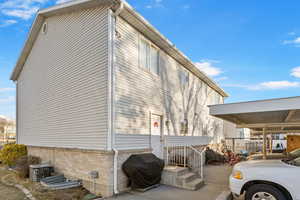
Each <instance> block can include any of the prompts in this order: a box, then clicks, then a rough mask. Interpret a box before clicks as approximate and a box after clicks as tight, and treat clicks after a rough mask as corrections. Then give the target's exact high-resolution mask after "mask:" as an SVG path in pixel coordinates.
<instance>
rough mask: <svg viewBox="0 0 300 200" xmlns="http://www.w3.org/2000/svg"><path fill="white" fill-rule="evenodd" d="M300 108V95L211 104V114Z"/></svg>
mask: <svg viewBox="0 0 300 200" xmlns="http://www.w3.org/2000/svg"><path fill="white" fill-rule="evenodd" d="M299 109H300V97H289V98H280V99H267V100H259V101H248V102H240V103H228V104H219V105H210V106H209V113H210V115H213V116H217V115H230V114H241V113H256V112H272V111H288V110H299Z"/></svg>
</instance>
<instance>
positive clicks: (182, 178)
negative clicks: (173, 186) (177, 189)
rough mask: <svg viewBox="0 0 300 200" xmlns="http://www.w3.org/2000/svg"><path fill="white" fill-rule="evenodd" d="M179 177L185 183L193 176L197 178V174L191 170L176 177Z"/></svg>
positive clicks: (192, 178)
mask: <svg viewBox="0 0 300 200" xmlns="http://www.w3.org/2000/svg"><path fill="white" fill-rule="evenodd" d="M178 178H179V179H181V180H183V181H184V182H185V183H188V182H191V181H193V180H194V179H195V178H197V175H196V174H195V173H192V172H187V173H186V174H184V175H181V176H179V177H178Z"/></svg>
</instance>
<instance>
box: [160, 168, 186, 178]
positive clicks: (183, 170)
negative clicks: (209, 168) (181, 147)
mask: <svg viewBox="0 0 300 200" xmlns="http://www.w3.org/2000/svg"><path fill="white" fill-rule="evenodd" d="M164 171H165V172H168V173H173V174H176V175H177V176H181V175H184V174H186V173H188V172H189V169H188V168H186V167H178V166H166V167H165V168H164Z"/></svg>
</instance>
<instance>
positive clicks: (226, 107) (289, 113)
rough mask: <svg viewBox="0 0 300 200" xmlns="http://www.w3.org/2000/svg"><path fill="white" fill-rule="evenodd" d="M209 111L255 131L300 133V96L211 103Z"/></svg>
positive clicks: (238, 125)
mask: <svg viewBox="0 0 300 200" xmlns="http://www.w3.org/2000/svg"><path fill="white" fill-rule="evenodd" d="M209 112H210V115H212V116H215V117H218V118H221V119H223V120H227V121H230V122H232V123H235V124H237V127H238V128H250V129H252V131H253V133H262V129H263V128H267V132H269V133H294V132H297V133H300V96H298V97H289V98H279V99H266V100H259V101H248V102H239V103H228V104H218V105H210V106H209Z"/></svg>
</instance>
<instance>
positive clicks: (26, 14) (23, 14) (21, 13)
mask: <svg viewBox="0 0 300 200" xmlns="http://www.w3.org/2000/svg"><path fill="white" fill-rule="evenodd" d="M38 9H39V8H38V7H32V8H30V9H24V10H21V9H15V10H2V13H3V14H4V15H7V16H11V17H18V18H21V19H24V20H27V19H30V18H31V17H32V16H33V15H34V14H35V13H36V12H37V11H38Z"/></svg>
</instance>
